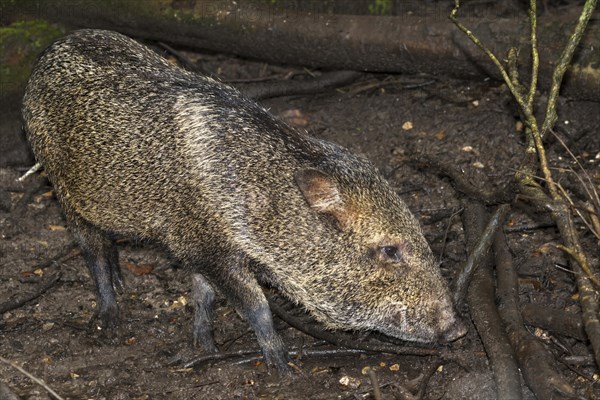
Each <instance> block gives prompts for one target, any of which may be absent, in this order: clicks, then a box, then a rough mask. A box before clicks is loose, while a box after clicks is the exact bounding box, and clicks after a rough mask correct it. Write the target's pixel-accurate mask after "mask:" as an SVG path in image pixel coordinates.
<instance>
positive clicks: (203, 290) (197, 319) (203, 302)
mask: <svg viewBox="0 0 600 400" xmlns="http://www.w3.org/2000/svg"><path fill="white" fill-rule="evenodd" d="M192 297H193V300H194V309H195V315H194V346H201V347H203V348H204V350H206V351H208V352H213V353H214V352H217V351H218V349H217V346H216V345H215V339H214V337H213V310H214V302H215V291H214V289H213V288H212V286H211V285H210V283H208V281H207V280H206V279H205V278H204V277H203V276H202V275H201V274H194V275H193V276H192Z"/></svg>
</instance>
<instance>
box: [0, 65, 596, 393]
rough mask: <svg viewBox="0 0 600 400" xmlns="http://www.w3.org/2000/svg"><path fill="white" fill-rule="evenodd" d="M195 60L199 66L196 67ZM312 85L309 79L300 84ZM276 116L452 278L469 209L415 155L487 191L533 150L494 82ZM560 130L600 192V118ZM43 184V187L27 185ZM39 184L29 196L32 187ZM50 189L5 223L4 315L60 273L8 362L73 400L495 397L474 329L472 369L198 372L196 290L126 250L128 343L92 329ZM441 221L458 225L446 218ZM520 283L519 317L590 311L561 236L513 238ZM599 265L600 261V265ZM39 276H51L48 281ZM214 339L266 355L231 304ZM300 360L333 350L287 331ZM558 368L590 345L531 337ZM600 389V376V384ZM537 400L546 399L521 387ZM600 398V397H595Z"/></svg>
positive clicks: (592, 245)
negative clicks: (354, 174)
mask: <svg viewBox="0 0 600 400" xmlns="http://www.w3.org/2000/svg"><path fill="white" fill-rule="evenodd" d="M188 56H189V57H193V56H192V55H191V54H189V55H188ZM195 59H197V61H199V62H201V63H202V66H203V68H205V69H206V70H208V71H211V72H213V73H215V74H217V75H218V76H220V77H221V78H222V79H224V80H228V79H244V78H250V77H257V76H268V75H272V74H275V75H277V74H281V73H282V72H285V71H287V70H288V69H287V68H281V67H277V68H275V67H270V66H266V65H263V64H260V63H256V62H247V61H242V60H238V59H235V58H227V57H221V56H214V55H199V56H198V57H196V58H195ZM300 72H302V71H300ZM264 104H265V105H266V106H267V107H269V108H270V109H271V111H272V112H273V113H275V114H278V115H281V116H282V117H286V118H289V117H290V115H292V116H294V118H293V119H292V120H291V121H290V122H291V123H293V124H297V125H300V126H302V127H303V128H305V129H307V130H308V132H310V133H311V134H313V135H315V136H318V137H321V138H325V139H329V140H332V141H335V142H337V143H340V144H342V145H345V146H347V147H349V148H351V149H353V150H355V151H358V152H362V153H364V154H366V155H367V156H368V157H369V158H370V159H372V160H373V161H374V162H375V163H376V164H377V166H378V167H379V168H380V169H381V170H382V171H383V173H384V174H385V176H386V177H387V178H388V179H389V180H390V181H391V182H392V183H393V185H394V186H395V187H397V189H398V193H399V194H400V195H401V197H402V198H403V199H404V200H405V201H406V202H407V203H408V204H409V206H410V208H411V209H412V210H413V211H414V213H415V214H416V215H417V216H418V218H419V219H420V221H421V222H422V224H423V225H424V228H425V232H426V236H427V238H428V240H429V242H430V243H431V246H432V248H433V250H434V253H435V254H436V256H437V257H439V259H440V261H441V268H442V269H443V272H444V274H445V276H446V277H447V278H448V280H452V279H453V278H454V276H455V274H456V272H457V271H458V269H459V266H460V264H461V263H462V262H463V261H464V260H465V258H466V252H465V250H464V237H463V229H462V224H461V222H460V218H459V216H458V215H456V216H454V217H452V218H449V217H448V216H449V215H451V214H453V213H456V212H459V211H460V208H461V205H460V198H461V195H460V194H459V193H457V192H456V191H455V190H454V189H453V188H452V186H451V182H450V181H449V180H448V179H446V178H440V177H438V176H436V175H435V174H434V173H432V172H431V171H428V170H418V169H415V168H413V167H411V165H410V163H409V159H410V158H411V157H412V156H414V154H415V153H417V152H424V153H427V154H429V155H433V156H435V159H436V160H437V161H438V162H439V163H441V164H444V165H452V166H458V167H459V168H460V169H461V170H462V171H463V172H464V174H465V175H467V176H468V177H469V178H470V179H471V181H472V182H474V183H475V184H476V185H478V186H481V187H492V186H499V185H501V184H502V183H504V182H505V181H506V180H508V179H511V176H512V174H513V172H514V168H515V167H516V166H518V164H519V161H520V159H521V157H522V154H523V149H524V145H523V136H522V133H521V132H520V130H519V127H518V124H517V116H518V114H517V113H516V110H515V108H514V107H513V105H512V103H511V102H510V98H509V95H508V93H507V91H506V89H505V88H503V87H502V86H501V85H500V84H498V83H497V82H493V81H482V82H463V81H449V80H446V79H440V78H432V77H429V76H387V75H367V74H365V75H364V77H363V78H361V79H360V80H359V81H357V82H356V83H354V84H353V85H351V86H347V87H343V88H340V89H339V90H333V91H329V92H326V93H321V94H316V95H310V96H291V97H284V98H276V99H270V100H266V101H264ZM559 113H560V114H559V115H560V117H559V122H558V123H557V129H556V130H557V132H558V133H559V134H560V135H561V136H562V137H564V138H566V139H567V140H568V142H569V144H570V147H571V150H572V152H573V153H574V154H575V155H576V156H577V157H578V160H579V162H580V163H581V165H583V166H584V168H585V169H586V170H587V173H588V174H589V176H590V177H591V179H593V180H594V184H595V185H596V188H597V189H598V188H599V186H598V185H599V183H600V169H599V166H598V164H599V163H600V135H599V134H598V133H599V132H600V104H598V103H591V102H582V101H570V100H568V99H567V100H563V101H561V104H560V110H559ZM549 142H550V144H549V155H550V158H551V164H552V165H553V166H556V167H561V168H563V170H561V171H559V170H555V172H556V173H561V174H562V177H563V178H562V179H563V182H565V183H566V184H567V187H568V188H569V190H570V191H571V192H572V193H573V194H574V196H580V192H581V191H579V192H577V191H576V188H574V187H573V188H572V187H571V186H569V185H568V183H569V182H573V181H574V179H572V178H573V177H572V174H570V173H569V172H568V171H566V172H565V170H564V168H574V169H576V168H577V166H576V164H575V163H574V162H573V160H571V159H570V158H569V156H568V154H567V152H566V151H565V150H564V149H562V148H561V147H560V145H559V144H558V143H557V142H556V140H552V139H551V140H549ZM22 172H23V171H22V170H18V169H3V170H2V171H1V174H0V175H1V179H0V183H1V184H2V187H3V188H11V190H12V191H11V192H10V200H11V204H12V207H13V208H14V207H15V205H16V204H17V203H18V200H19V199H20V197H21V196H22V195H23V193H22V191H20V190H17V189H19V188H16V187H15V186H16V185H15V183H14V179H15V178H16V177H18V176H19V175H20V174H21V173H22ZM30 182H33V181H30ZM32 184H33V183H29V184H25V186H24V187H25V188H27V187H28V185H32ZM51 190H52V188H51V186H50V185H49V184H47V183H46V184H45V185H44V186H43V187H42V188H41V189H39V190H38V191H37V192H36V195H35V196H34V197H33V199H32V201H30V202H29V203H28V204H27V206H26V211H25V213H24V214H23V217H22V218H20V219H19V220H18V222H17V229H16V230H15V229H14V227H10V224H9V222H10V221H9V218H10V216H11V211H3V212H2V213H1V214H0V224H1V225H0V226H2V228H1V229H2V230H3V232H2V236H3V237H2V239H0V302H5V301H9V300H11V299H14V298H15V297H17V296H19V295H22V294H23V293H26V292H33V291H35V290H36V288H37V287H38V285H39V284H40V279H42V280H44V279H47V278H48V277H49V276H52V275H53V274H57V273H60V280H59V281H58V282H57V283H56V284H54V285H53V286H52V287H51V288H50V289H49V290H48V291H47V292H46V293H45V294H43V295H41V296H40V297H38V298H36V299H35V300H33V301H30V302H29V303H27V304H25V305H24V306H21V307H19V308H17V309H15V310H12V311H9V312H6V313H4V314H3V315H2V318H1V319H0V355H1V356H2V357H4V358H6V359H9V360H12V361H14V362H15V363H16V364H18V365H19V366H22V367H23V368H24V369H25V370H27V371H29V372H30V373H31V374H33V375H34V376H36V377H38V378H40V379H43V380H44V381H45V382H46V383H47V384H48V386H50V387H51V388H52V389H53V390H55V391H56V392H57V393H58V394H60V395H61V396H62V397H63V398H65V399H253V398H265V399H272V398H277V399H333V398H339V399H364V398H375V397H374V396H375V394H374V393H375V392H374V388H373V381H372V380H371V378H370V377H369V375H368V374H366V370H365V367H371V368H372V369H373V370H374V371H375V376H376V378H377V381H378V385H379V387H380V391H381V398H383V399H405V398H408V397H406V396H405V395H403V394H402V393H406V392H407V391H408V392H412V393H413V394H415V393H416V391H417V390H418V389H419V388H424V390H423V393H422V398H423V399H494V398H495V394H494V383H493V378H492V373H491V371H490V367H489V364H488V361H487V357H486V354H485V351H484V349H483V347H482V344H481V342H480V340H479V336H478V334H477V331H476V330H475V328H474V327H473V326H472V325H471V326H470V331H469V334H468V335H467V336H466V337H465V338H463V339H461V340H459V341H458V342H456V343H454V344H453V345H452V348H453V349H456V350H461V351H463V352H464V353H466V354H467V355H468V357H467V358H466V360H464V362H463V363H462V365H459V364H457V363H454V362H440V361H439V360H438V359H434V358H432V357H417V356H398V355H386V354H370V355H365V354H363V355H356V354H355V355H345V356H344V355H340V356H328V357H310V356H304V357H302V359H301V360H296V363H297V364H298V365H299V366H300V368H301V370H302V371H303V374H298V376H296V377H295V378H293V379H289V378H280V377H279V376H278V375H277V374H276V373H274V372H273V371H269V370H268V369H267V368H266V366H265V365H264V364H263V363H262V362H260V361H257V360H253V361H250V362H245V363H237V362H236V361H237V360H236V359H234V360H231V359H230V360H225V361H223V362H218V363H215V364H212V365H204V366H202V367H199V368H186V367H185V363H186V362H187V361H190V360H192V359H194V357H195V356H197V355H199V351H197V350H194V349H193V348H192V345H191V318H192V309H191V306H190V304H189V303H190V288H191V285H190V280H189V278H188V275H187V273H186V271H184V270H182V269H181V268H179V267H178V266H177V263H176V261H175V260H172V259H170V258H169V257H168V256H167V255H165V254H164V253H162V252H161V251H160V250H159V249H158V248H155V247H153V246H152V245H148V244H139V243H130V242H125V243H123V244H121V245H120V257H121V265H122V267H123V271H124V275H125V280H126V290H125V292H124V293H123V294H122V295H121V296H120V297H119V301H120V306H121V309H122V323H121V325H120V327H119V329H118V332H117V333H116V335H106V334H105V332H97V331H93V330H92V331H90V330H89V329H88V325H87V323H88V321H89V320H90V318H91V317H92V316H93V314H94V307H95V295H94V287H93V285H92V282H91V279H90V277H89V274H88V271H87V269H86V267H85V265H84V262H83V259H82V258H81V257H80V256H73V257H70V258H68V259H67V260H64V261H60V262H55V263H53V264H52V265H51V266H49V267H48V268H45V269H43V270H38V266H39V265H40V264H42V263H44V262H45V261H47V260H49V259H51V258H52V257H53V256H54V255H56V254H59V253H61V252H63V251H64V249H65V248H66V247H67V246H68V245H69V244H70V243H71V242H72V237H71V235H70V233H69V231H68V230H66V229H64V226H65V220H64V218H63V216H62V215H61V211H60V209H59V207H58V204H57V202H56V199H55V198H54V197H53V195H52V192H51ZM439 215H446V217H444V218H438V216H439ZM540 221H542V222H543V221H545V219H544V218H542V216H540V215H533V216H531V215H528V214H525V213H524V212H523V211H522V210H521V211H519V210H516V211H513V212H512V213H511V214H510V217H509V225H510V226H512V227H518V226H523V225H528V224H535V223H538V222H540ZM581 232H582V235H583V236H584V242H585V245H586V248H587V250H588V252H589V253H590V254H592V255H594V256H596V257H597V255H598V243H597V242H596V241H594V240H593V238H592V237H591V235H590V234H589V233H587V232H586V231H585V230H583V229H582V230H581ZM508 239H509V244H510V249H511V251H512V253H513V255H514V257H515V262H516V266H517V269H518V273H519V276H520V296H521V301H522V303H537V304H543V305H545V306H548V307H554V308H558V309H561V310H565V311H568V312H573V313H580V307H579V305H578V302H577V289H576V285H575V283H574V279H573V275H572V273H571V272H569V270H568V269H567V265H568V263H567V260H566V258H565V256H564V255H562V254H561V253H559V252H558V251H556V250H553V249H552V248H548V247H547V246H544V245H545V244H547V243H556V242H557V241H558V240H559V238H558V235H557V231H556V229H555V228H554V227H551V226H550V227H547V226H546V227H541V228H536V229H531V230H525V231H518V232H514V233H509V234H508ZM595 261H596V262H597V258H595ZM40 276H41V278H40ZM216 315H217V321H216V323H215V327H216V332H215V335H216V340H217V343H218V345H219V347H220V348H221V350H224V351H236V350H256V349H257V348H258V347H257V343H256V341H255V338H254V334H253V333H252V332H250V331H248V326H247V325H246V323H245V322H243V321H242V320H241V319H240V318H239V317H238V316H237V314H236V313H235V312H234V311H233V310H232V308H231V307H230V306H229V305H228V304H227V303H226V302H225V301H224V300H223V299H221V300H220V301H218V310H217V313H216ZM277 328H278V330H279V331H280V333H281V335H282V337H283V339H284V341H285V342H286V344H287V346H288V348H290V349H299V348H302V349H322V348H330V347H328V346H327V345H325V344H324V343H322V341H319V340H316V339H313V338H311V337H310V336H307V335H305V334H303V333H301V332H299V331H298V330H296V329H293V328H291V327H289V326H287V325H286V324H285V323H284V322H282V321H280V320H278V319H277ZM529 329H530V331H531V333H532V334H536V335H537V336H538V337H539V340H541V341H543V342H544V343H545V344H546V345H547V346H548V347H549V348H550V349H551V350H552V352H553V353H554V354H555V355H556V356H557V358H558V359H562V358H564V357H565V356H567V355H585V356H587V355H589V354H590V352H589V349H588V347H587V344H586V343H583V342H581V341H577V340H575V339H572V338H568V337H563V336H559V335H555V334H553V333H552V332H546V331H540V330H536V329H535V327H529ZM557 365H558V368H559V370H560V372H561V374H562V375H563V376H565V377H566V378H567V380H568V381H569V382H570V383H571V384H572V385H574V386H575V387H576V388H577V390H578V393H579V395H581V396H582V398H587V399H592V398H598V396H600V388H599V387H598V384H597V383H595V381H594V379H596V378H597V375H594V374H597V373H598V370H597V368H596V367H595V366H593V365H590V363H588V364H582V365H581V364H580V365H567V364H565V363H561V362H559V363H557ZM0 376H1V380H2V381H3V382H4V383H5V384H6V385H8V387H10V388H11V390H12V391H14V392H15V393H16V394H18V395H19V396H20V397H21V398H22V399H31V400H33V399H48V398H49V396H48V395H47V394H46V392H45V390H44V389H42V387H40V386H39V385H37V384H36V383H34V382H32V381H31V380H30V379H29V378H27V377H25V376H24V375H22V374H21V373H20V372H18V371H17V370H15V369H14V368H12V367H10V366H8V365H5V364H2V363H0ZM594 376H595V377H596V378H594ZM523 393H524V398H526V399H532V398H533V395H532V394H531V392H530V391H529V390H528V389H527V388H526V387H525V386H524V387H523ZM594 396H596V397H594Z"/></svg>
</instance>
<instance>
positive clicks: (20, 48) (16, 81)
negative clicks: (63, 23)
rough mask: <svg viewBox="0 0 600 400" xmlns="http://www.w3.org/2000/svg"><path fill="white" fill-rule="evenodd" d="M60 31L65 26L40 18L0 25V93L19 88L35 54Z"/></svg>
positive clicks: (24, 82)
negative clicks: (61, 26)
mask: <svg viewBox="0 0 600 400" xmlns="http://www.w3.org/2000/svg"><path fill="white" fill-rule="evenodd" d="M63 34H64V29H62V28H60V27H58V26H56V25H53V24H50V23H48V22H46V21H42V20H32V21H17V22H14V23H12V24H11V25H8V26H3V27H0V95H2V96H6V95H9V94H11V93H14V92H18V91H21V90H22V89H23V88H24V87H25V84H26V83H27V79H28V78H29V74H30V72H31V67H32V66H33V63H34V62H35V60H36V59H37V57H38V54H39V53H40V52H41V51H42V50H44V49H45V48H46V46H48V45H49V44H50V43H52V41H54V40H55V39H56V38H58V37H60V36H62V35H63Z"/></svg>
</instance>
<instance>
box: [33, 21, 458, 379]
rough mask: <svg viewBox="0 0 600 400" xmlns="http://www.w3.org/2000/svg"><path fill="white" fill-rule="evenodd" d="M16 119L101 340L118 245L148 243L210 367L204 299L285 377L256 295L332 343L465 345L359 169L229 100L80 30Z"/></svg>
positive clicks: (59, 44)
mask: <svg viewBox="0 0 600 400" xmlns="http://www.w3.org/2000/svg"><path fill="white" fill-rule="evenodd" d="M23 117H24V123H25V128H26V131H27V133H28V137H29V141H30V143H31V146H32V148H33V151H34V153H35V155H36V158H37V160H38V161H39V162H41V163H42V165H43V167H44V169H45V171H46V172H47V174H48V177H49V179H50V181H51V182H52V184H53V185H54V188H55V192H56V195H57V197H58V199H59V201H60V204H61V205H62V207H63V209H64V212H65V215H66V218H67V222H68V224H69V227H70V229H71V230H72V231H73V234H74V235H75V237H76V239H77V240H78V242H79V244H80V246H81V248H82V250H83V254H84V257H85V259H86V261H87V263H88V266H89V267H90V271H91V273H92V276H93V278H94V281H95V284H96V287H97V290H98V314H99V315H98V316H99V317H100V319H101V320H102V321H103V322H104V323H106V324H108V325H110V324H113V323H115V321H116V320H117V319H118V306H117V302H116V297H115V291H114V288H115V287H119V286H120V285H121V277H120V269H119V267H118V257H117V250H116V247H115V246H114V242H113V238H114V235H115V234H118V235H124V236H131V237H136V238H142V239H151V240H155V241H158V242H160V243H162V244H163V245H165V246H166V247H167V248H168V249H169V250H170V252H172V254H173V255H174V256H175V257H177V258H178V259H179V260H180V261H181V262H182V263H183V264H184V265H186V266H187V267H189V268H190V269H191V270H192V271H193V272H194V273H195V275H194V279H193V286H194V301H195V303H196V315H195V322H194V339H195V341H196V342H197V343H199V344H201V345H203V346H204V347H205V348H206V349H207V350H210V351H216V346H215V344H214V340H213V336H212V314H211V312H212V302H213V300H214V290H213V288H217V289H219V290H221V291H222V292H223V294H224V295H225V296H226V298H227V299H228V300H229V302H230V303H231V304H232V305H233V306H234V307H235V308H236V310H237V311H238V312H239V313H240V314H241V315H242V316H243V317H244V318H245V319H246V320H247V321H248V322H249V323H250V325H251V326H252V328H253V329H254V331H255V332H256V335H257V339H258V341H259V344H260V346H261V348H262V350H263V353H264V355H265V358H266V359H267V361H268V362H269V363H270V364H274V365H276V366H277V367H279V368H281V369H285V368H286V361H287V358H286V352H285V348H284V346H283V343H282V342H281V340H280V338H279V336H278V335H277V333H276V332H275V331H274V329H273V322H272V317H271V313H270V310H269V307H268V303H267V301H266V299H265V296H264V294H263V292H262V290H261V287H260V285H259V282H260V283H266V284H270V285H272V286H274V287H276V288H278V289H279V290H280V291H281V292H282V293H283V294H284V295H286V296H287V297H288V298H289V299H291V300H292V301H294V302H295V303H297V304H300V305H302V306H303V307H305V308H306V309H307V310H308V311H309V312H310V313H311V314H312V315H313V316H314V317H315V318H316V319H317V320H319V321H320V322H322V323H323V324H325V325H326V326H327V327H329V328H333V329H354V330H376V331H380V332H383V333H385V334H388V335H391V336H394V337H397V338H400V339H406V340H413V341H419V342H431V341H435V340H440V341H449V340H454V339H456V338H457V337H460V336H462V335H463V334H464V333H465V329H466V328H465V327H464V325H463V324H462V323H461V321H460V319H459V318H458V317H457V315H456V313H455V311H454V308H453V305H452V302H451V300H450V296H449V293H448V289H447V286H446V284H445V282H444V280H443V278H442V276H441V274H440V272H439V270H438V268H437V266H436V265H435V261H434V259H433V256H432V253H431V250H430V249H429V246H428V245H427V243H426V241H425V238H424V236H423V234H422V231H421V228H420V226H419V224H418V222H417V221H416V219H415V218H414V217H413V215H412V214H411V212H410V211H409V209H408V208H407V206H406V205H405V204H404V203H403V202H402V200H400V198H399V197H398V196H397V195H396V193H395V192H394V190H393V189H392V188H391V187H390V185H389V184H388V183H387V182H386V181H385V179H383V178H382V176H381V175H380V173H379V172H378V171H377V169H376V168H375V167H374V166H373V165H372V163H371V162H369V161H368V160H367V159H366V158H364V157H362V156H360V155H356V154H353V153H351V152H349V151H348V150H346V149H345V148H343V147H340V146H338V145H335V144H333V143H329V142H326V141H323V140H319V139H315V138H312V137H310V136H307V135H305V134H303V133H301V132H298V131H297V130H296V129H294V128H291V127H290V126H288V125H286V124H285V123H283V122H281V121H280V120H278V119H277V118H275V117H273V116H272V115H271V114H269V113H268V112H267V111H266V110H265V109H264V108H263V107H261V106H259V105H258V104H256V103H254V102H253V101H251V100H249V99H247V98H245V97H244V96H243V95H241V94H240V93H239V92H238V91H237V90H235V89H233V88H231V87H229V86H226V85H224V84H222V83H219V82H217V81H215V80H213V79H210V78H207V77H204V76H199V75H197V74H194V73H191V72H188V71H185V70H183V69H181V68H179V67H177V66H175V65H172V64H171V63H169V62H168V61H166V60H165V59H164V58H162V57H160V56H159V55H157V54H156V53H155V52H153V51H151V50H150V49H148V48H146V47H144V46H142V45H141V44H139V43H137V42H136V41H134V40H132V39H129V38H127V37H125V36H123V35H121V34H118V33H115V32H109V31H102V30H80V31H76V32H73V33H71V34H70V35H68V36H66V37H64V38H62V39H60V40H58V41H56V42H55V43H54V44H52V45H51V46H50V47H49V48H48V49H47V50H46V51H45V52H44V53H43V54H42V56H41V57H40V59H39V61H38V62H37V64H36V66H35V68H34V71H33V73H32V75H31V79H30V81H29V84H28V86H27V90H26V94H25V97H24V100H23Z"/></svg>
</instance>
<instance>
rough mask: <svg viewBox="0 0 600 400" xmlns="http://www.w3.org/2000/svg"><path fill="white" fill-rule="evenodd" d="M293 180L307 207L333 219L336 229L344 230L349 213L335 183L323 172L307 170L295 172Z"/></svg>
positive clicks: (312, 169)
mask: <svg viewBox="0 0 600 400" xmlns="http://www.w3.org/2000/svg"><path fill="white" fill-rule="evenodd" d="M294 178H295V179H296V184H297V185H298V187H299V188H300V191H301V192H302V194H303V195H304V198H305V199H306V201H307V202H308V205H309V206H310V207H311V208H313V209H314V210H316V211H319V212H322V213H326V214H329V215H331V216H333V217H334V218H335V222H336V225H337V227H338V228H339V229H340V230H344V229H345V228H346V226H347V225H348V220H349V213H348V210H347V207H346V205H345V204H344V201H343V200H342V196H341V194H340V190H339V188H338V184H337V182H336V181H335V180H334V179H333V178H332V177H331V176H329V175H327V174H326V173H325V172H322V171H320V170H318V169H314V168H307V169H302V170H300V171H298V172H296V174H295V176H294Z"/></svg>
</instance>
